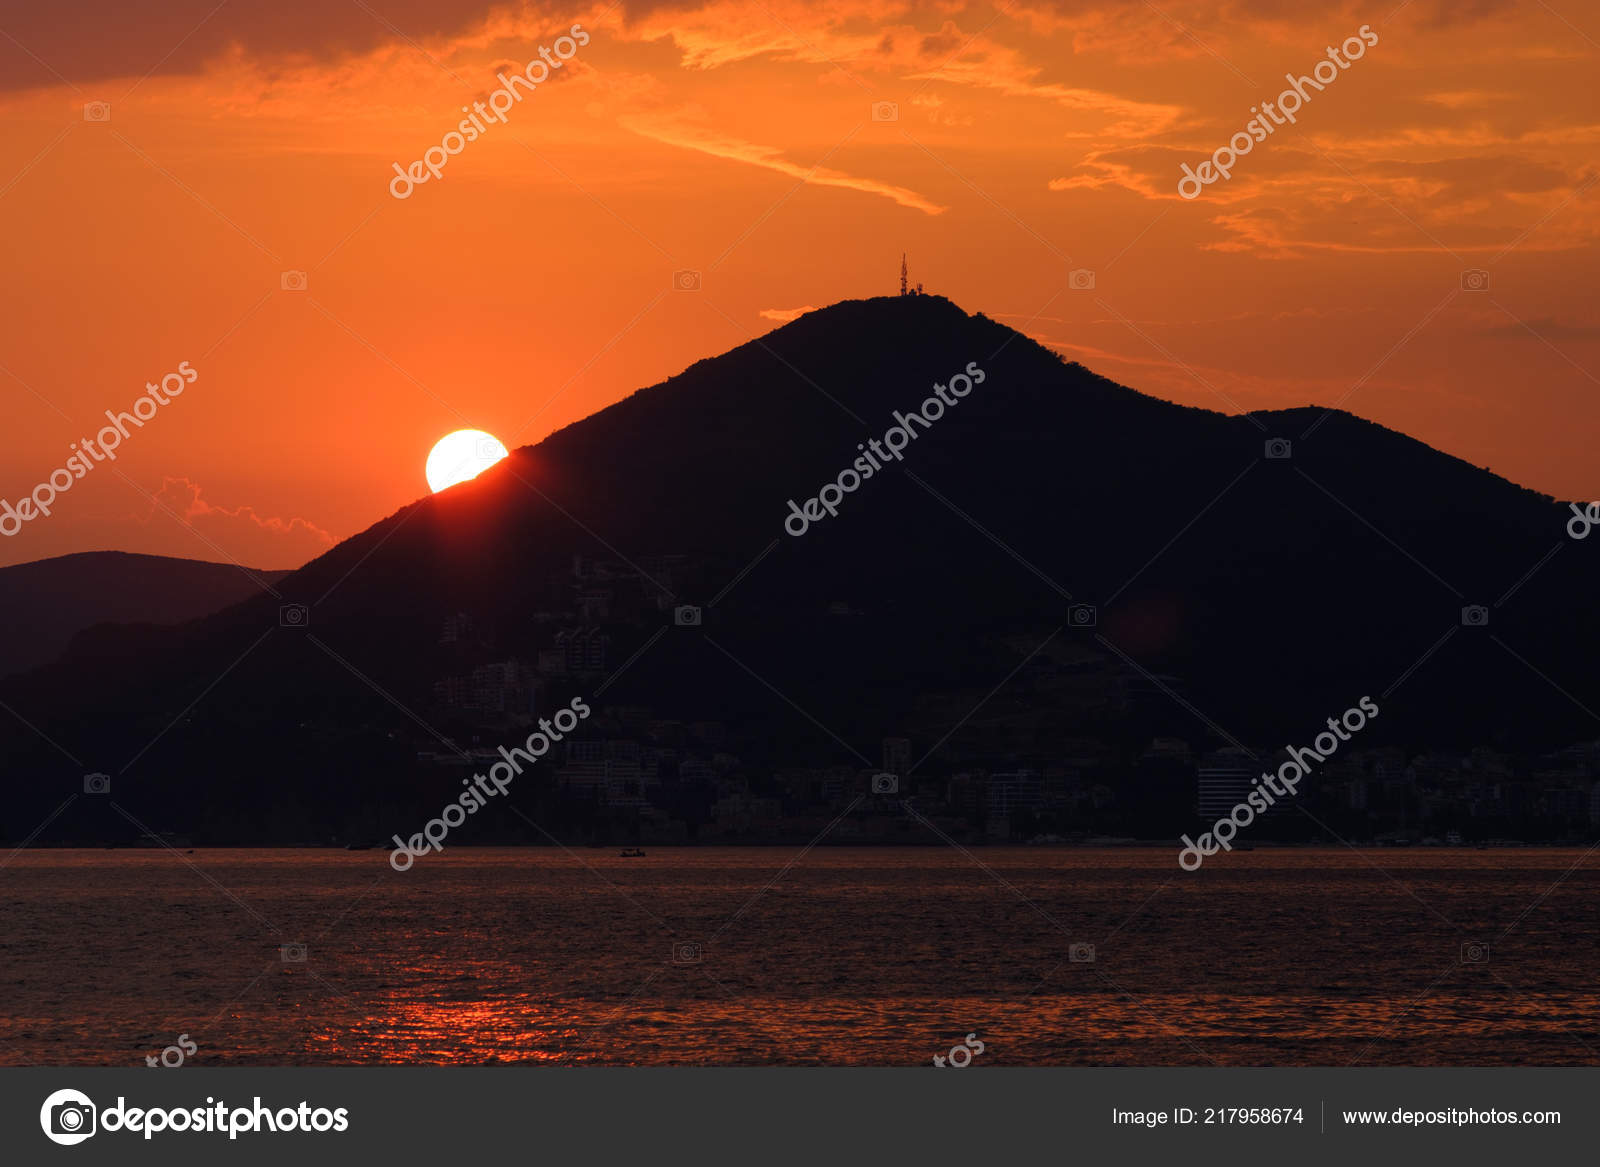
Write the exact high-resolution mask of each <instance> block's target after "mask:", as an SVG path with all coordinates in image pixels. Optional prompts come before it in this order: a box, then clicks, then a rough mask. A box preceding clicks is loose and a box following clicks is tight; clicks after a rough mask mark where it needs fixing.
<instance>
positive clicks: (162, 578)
mask: <svg viewBox="0 0 1600 1167" xmlns="http://www.w3.org/2000/svg"><path fill="white" fill-rule="evenodd" d="M287 574H288V572H285V571H254V570H250V571H247V570H245V569H242V568H239V567H235V566H234V565H232V564H226V563H206V562H202V561H200V560H194V559H173V558H169V557H167V556H163V555H135V554H130V553H129V552H125V551H89V552H83V553H81V554H77V555H62V556H58V557H56V558H54V559H40V560H36V561H34V562H32V563H20V564H16V565H15V566H12V567H0V613H4V615H3V616H0V625H3V629H4V631H3V635H0V676H4V675H7V674H10V673H17V672H22V671H23V670H26V669H31V668H36V667H38V666H39V665H42V664H47V663H49V662H50V661H52V660H54V659H55V658H56V657H58V656H60V655H61V653H62V652H63V651H64V650H65V649H66V647H67V642H68V641H69V640H71V639H72V637H73V636H74V635H76V634H77V633H79V632H82V631H83V630H84V629H86V628H89V627H91V626H92V625H95V624H106V623H115V624H134V623H142V624H175V623H177V622H179V621H181V620H193V619H194V618H195V617H197V616H204V615H206V614H207V613H210V612H215V611H218V610H219V609H221V608H225V607H227V606H228V605H229V604H236V603H238V602H239V601H240V600H243V599H246V598H248V597H250V596H253V595H255V594H257V593H258V592H259V591H261V587H260V585H259V584H257V583H256V582H255V580H257V579H259V580H263V581H265V582H267V583H271V582H272V581H274V580H277V579H281V578H282V577H283V576H285V575H287Z"/></svg>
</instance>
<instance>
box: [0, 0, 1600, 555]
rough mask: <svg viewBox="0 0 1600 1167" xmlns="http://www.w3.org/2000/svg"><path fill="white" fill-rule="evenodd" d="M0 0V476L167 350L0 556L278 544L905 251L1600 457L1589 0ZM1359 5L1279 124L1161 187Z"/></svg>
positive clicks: (1510, 470)
mask: <svg viewBox="0 0 1600 1167" xmlns="http://www.w3.org/2000/svg"><path fill="white" fill-rule="evenodd" d="M37 7H38V8H40V9H44V10H42V11H34V12H20V11H17V10H16V9H15V8H14V7H9V8H8V9H7V10H6V11H5V12H4V14H3V15H0V106H3V117H0V146H3V150H0V153H3V157H4V158H5V159H6V161H5V163H4V164H3V167H4V168H3V170H0V247H3V249H4V253H5V255H6V257H7V278H6V279H5V281H4V282H3V283H0V309H3V310H0V405H3V411H4V413H3V416H4V419H5V423H6V424H5V425H4V426H3V427H0V497H3V498H5V499H9V500H13V501H14V500H16V499H18V498H19V497H20V496H22V495H25V494H27V493H28V492H30V491H32V489H33V488H34V486H35V485H36V484H38V483H40V482H41V481H43V480H45V479H46V478H48V476H49V475H50V473H51V472H52V471H53V470H56V469H58V468H61V467H62V466H63V465H64V464H65V463H66V461H67V459H68V458H69V457H70V456H71V454H72V450H71V449H70V448H69V446H70V443H72V442H74V441H77V440H78V439H80V438H81V437H84V436H90V437H92V436H93V434H94V432H95V431H96V430H97V429H98V428H99V427H100V426H102V425H104V424H105V422H104V417H103V414H104V412H105V411H106V410H107V409H111V410H125V409H128V408H130V406H131V405H132V403H133V401H134V400H135V398H137V397H138V396H139V395H140V394H141V393H142V392H143V385H144V383H145V382H146V381H150V380H155V381H159V379H160V378H161V377H162V375H163V374H166V373H169V372H172V371H174V370H175V369H176V368H177V366H178V365H179V362H181V361H188V362H189V363H190V364H191V366H192V367H193V368H194V369H195V370H196V372H197V374H198V377H197V380H196V381H195V382H194V384H193V385H192V386H190V387H189V388H188V389H187V390H186V391H185V392H184V393H183V395H182V396H181V397H179V398H175V399H173V401H172V403H171V404H170V405H168V406H165V407H163V408H162V409H161V410H160V412H159V413H158V414H157V415H156V416H155V417H154V418H152V419H151V420H150V421H149V422H148V423H147V424H146V426H145V427H144V428H143V429H139V430H135V431H133V432H132V433H131V434H130V437H129V438H128V439H127V440H126V441H125V442H124V444H123V445H122V447H121V448H120V449H119V450H118V457H117V460H116V462H115V463H101V464H98V465H97V466H96V468H95V469H94V470H93V472H92V473H89V474H87V475H86V476H85V477H84V478H83V479H82V480H81V481H79V482H78V483H76V484H75V485H74V486H73V487H72V489H71V490H70V491H69V492H67V493H64V494H62V495H60V496H59V497H58V498H57V500H56V502H55V506H54V512H53V513H52V514H51V515H50V516H48V517H40V518H37V519H35V520H34V521H32V522H30V523H28V524H26V525H24V526H23V527H22V529H21V531H20V533H18V534H17V535H15V536H13V537H9V538H0V564H7V563H17V562H23V561H27V560H32V559H39V558H43V557H46V556H50V555H58V554H63V553H66V552H70V551H82V550H92V549H101V548H119V549H124V550H134V551H147V552H153V553H159V554H170V555H183V556H190V557H194V558H202V559H236V560H239V561H242V562H245V563H248V564H252V565H256V566H262V567H271V568H276V567H291V566H296V565H298V564H300V563H302V562H304V561H305V560H307V559H309V558H310V557H312V556H313V555H315V554H318V553H320V552H321V551H322V550H324V549H325V548H326V547H327V546H329V545H330V544H331V541H333V540H337V539H342V538H345V537H347V536H348V535H351V534H353V533H354V532H356V531H358V530H360V529H362V528H364V527H366V526H368V525H369V524H371V523H372V522H374V521H376V520H377V519H379V518H381V517H383V516H385V515H387V514H389V513H391V512H392V511H394V510H395V509H396V508H398V507H399V506H401V505H403V504H404V503H406V502H408V501H410V500H412V499H413V498H416V497H417V496H419V495H421V494H423V493H425V492H426V489H427V487H426V483H425V482H424V480H423V477H422V468H423V463H424V460H425V458H426V456H427V453H428V450H429V448H430V447H431V445H432V444H433V442H434V441H435V440H436V439H437V438H438V437H440V436H441V435H442V434H444V433H446V432H448V431H450V430H453V429H458V428H464V427H475V428H482V429H485V430H488V431H490V432H492V433H494V434H496V435H498V436H499V437H500V438H501V439H502V440H504V441H505V443H506V444H507V445H509V446H516V445H524V444H527V443H530V442H534V441H537V440H538V439H540V438H541V437H543V436H544V435H545V434H547V433H548V432H550V431H551V430H552V429H555V428H558V427H560V426H562V425H566V424H568V423H570V422H572V421H574V420H576V419H578V418H581V417H583V416H585V415H587V414H589V413H591V412H593V411H594V410H596V409H597V408H600V407H601V406H603V405H606V404H608V403H609V402H611V401H614V400H616V399H617V398H618V397H619V396H622V395H624V394H626V393H628V392H630V391H632V390H633V389H636V388H638V387H640V386H643V385H647V384H650V383H653V382H655V381H658V380H660V379H662V378H663V377H665V376H668V375H670V374H672V373H675V372H677V371H679V370H680V369H682V368H683V367H685V366H686V365H688V364H690V363H692V362H693V361H695V360H698V359H700V358H702V357H705V356H710V355H713V354H716V353H719V352H722V351H724V350H726V349H728V348H730V347H732V346H733V345H735V344H738V343H740V342H742V341H744V340H748V339H749V338H751V337H752V336H755V335H758V334H759V333H761V332H764V331H767V330H768V329H770V328H772V327H775V326H776V321H778V320H781V319H784V318H787V314H789V313H792V312H793V311H794V310H796V309H799V308H802V307H805V306H821V305H825V304H829V303H832V302H834V301H836V300H840V299H846V298H855V297H861V296H867V295H875V294H885V293H889V292H892V291H893V290H894V287H895V281H896V278H897V275H898V268H899V261H900V253H901V251H902V250H904V251H907V252H909V253H910V255H911V262H912V275H913V279H920V280H923V281H925V282H926V284H927V286H928V289H929V290H930V291H937V292H940V293H942V294H944V295H947V296H949V297H950V298H952V299H953V300H955V301H956V302H957V303H958V304H960V305H962V306H963V307H964V308H966V309H968V310H969V311H983V312H986V313H987V314H989V315H991V316H994V317H996V318H997V319H999V320H1001V321H1003V322H1005V323H1007V324H1010V325H1012V326H1013V327H1016V328H1019V329H1021V330H1022V331H1025V332H1028V333H1030V334H1031V335H1034V336H1036V337H1038V338H1039V339H1041V340H1043V341H1045V342H1046V343H1048V344H1050V345H1051V346H1052V347H1055V348H1056V349H1058V350H1059V351H1060V352H1062V353H1063V354H1065V355H1066V356H1068V357H1069V358H1071V359H1076V360H1080V361H1082V362H1083V363H1084V364H1086V365H1088V366H1089V367H1090V368H1092V369H1094V370H1096V371H1097V372H1100V373H1103V374H1105V375H1107V376H1110V377H1112V378H1114V379H1116V380H1119V381H1122V382H1123V383H1125V384H1128V385H1132V386H1134V387H1135V388H1139V389H1142V390H1145V391H1147V392H1150V393H1154V394H1157V395H1159V396H1163V397H1167V398H1170V399H1173V400H1177V401H1182V402H1184V403H1187V404H1194V405H1202V406H1207V407H1212V408H1219V409H1224V410H1228V411H1230V412H1231V411H1236V410H1240V409H1252V408H1279V407H1287V406H1295V405H1302V404H1306V403H1311V402H1314V403H1318V404H1325V405H1335V404H1342V405H1343V406H1344V407H1345V408H1348V409H1350V410H1351V411H1353V412H1355V413H1358V414H1361V415H1363V416H1366V417H1370V418H1373V419H1374V420H1377V421H1379V422H1382V423H1383V424H1385V425H1388V426H1391V427H1393V428H1396V429H1399V430H1403V431H1405V432H1407V433H1410V434H1412V435H1415V436H1417V437H1419V438H1421V439H1423V440H1425V441H1427V442H1429V443H1431V444H1433V445H1435V446H1438V447H1440V448H1441V449H1444V450H1446V451H1448V452H1450V453H1453V454H1456V455H1458V456H1460V457H1462V458H1465V459H1467V460H1469V461H1471V462H1474V463H1476V464H1479V465H1487V466H1489V467H1490V468H1492V469H1494V470H1495V471H1497V472H1499V473H1501V474H1504V475H1506V476H1507V477H1509V478H1512V479H1514V480H1516V481H1518V482H1521V483H1523V484H1525V485H1529V486H1532V487H1535V488H1538V489H1541V490H1544V491H1547V492H1549V493H1552V494H1555V495H1557V496H1558V497H1561V498H1567V499H1573V498H1582V499H1590V498H1594V497H1597V496H1600V481H1597V476H1596V473H1595V469H1594V467H1595V461H1594V459H1593V457H1592V456H1591V455H1590V450H1589V446H1590V443H1591V440H1592V435H1593V434H1594V433H1595V432H1596V430H1597V422H1600V407H1597V405H1596V395H1595V390H1596V387H1597V385H1600V318H1597V313H1596V302H1595V298H1594V296H1593V295H1592V289H1593V287H1594V284H1595V276H1596V274H1597V273H1596V249H1595V243H1596V228H1597V223H1596V208H1597V206H1600V187H1593V186H1591V183H1592V181H1593V179H1594V178H1596V177H1600V163H1597V160H1596V159H1597V154H1600V151H1597V142H1600V111H1597V108H1596V107H1597V105H1600V87H1596V86H1595V84H1594V77H1595V65H1596V58H1597V56H1600V42H1597V40H1596V39H1595V38H1597V37H1600V15H1597V14H1596V13H1595V11H1594V10H1593V9H1592V7H1591V8H1587V9H1586V8H1585V7H1584V6H1581V5H1579V4H1577V3H1575V2H1574V0H1549V2H1548V3H1542V2H1539V0H1535V2H1534V3H1530V4H1510V3H1499V2H1498V0H1477V2H1474V3H1467V4H1460V3H1443V2H1440V0H1412V2H1411V3H1405V4H1402V3H1399V2H1398V0H1385V2H1384V3H1381V4H1378V5H1376V6H1366V5H1354V6H1351V5H1345V6H1339V5H1321V4H1317V5H1312V4H1296V3H1290V2H1289V0H1241V2H1237V3H1209V2H1202V3H1186V2H1180V0H1170V2H1169V0H1162V2H1161V3H1160V4H1159V5H1151V4H1148V3H1144V2H1143V0H1127V2H1123V0H1098V2H1091V3H1085V4H1072V3H1043V2H1020V3H1014V4H1009V5H999V6H996V5H990V4H972V5H966V4H958V3H918V2H907V3H902V2H894V0H823V2H822V3H797V2H794V0H760V2H743V0H722V2H713V3H709V4H704V3H677V2H670V0H669V2H661V3H645V4H631V3H629V4H619V5H614V6H611V7H609V8H608V7H606V6H603V5H595V6H579V7H560V6H551V5H546V4H527V5H509V6H507V5H500V4H487V3H471V2H468V0H439V2H433V3H428V2H425V0H401V2H394V3H385V2H382V0H348V2H346V0H273V2H271V3H268V2H267V0H227V2H225V3H223V4H221V5H220V6H218V5H217V4H216V0H170V2H168V3H164V4H162V5H160V6H159V8H160V12H159V13H157V14H154V15H152V14H150V13H147V12H142V11H141V12H138V13H137V14H134V13H130V12H128V11H126V8H128V7H129V6H126V5H125V4H123V3H121V2H120V0H91V2H89V3H86V4H80V5H75V6H72V8H71V10H70V11H69V10H68V9H67V8H66V7H65V6H44V5H40V6H37ZM574 23H577V24H581V25H582V26H583V28H584V29H585V30H586V31H587V32H588V33H589V36H590V43H589V44H587V45H586V46H583V47H581V48H579V49H578V50H577V52H576V54H575V55H574V56H573V57H572V58H571V60H570V61H569V62H568V63H567V64H565V65H564V66H563V67H562V69H561V70H560V71H553V72H552V73H551V79H550V80H548V81H546V82H545V83H544V84H542V85H541V86H539V88H538V90H537V92H536V93H535V94H533V95H532V96H531V97H529V98H528V99H526V100H524V101H523V102H521V103H520V104H518V105H516V106H514V107H513V108H512V109H511V110H509V111H508V112H507V113H506V121H505V123H504V124H495V125H492V126H490V127H489V128H488V129H487V130H486V132H484V133H483V135H482V136H481V137H480V139H479V140H478V141H475V142H472V143H470V144H466V145H465V147H464V149H462V150H461V151H460V153H458V154H456V155H454V156H453V157H450V158H449V159H448V163H447V165H446V167H445V168H444V171H443V175H442V177H441V178H440V179H439V180H437V181H430V182H427V183H425V184H422V185H419V186H417V187H416V188H415V190H414V191H413V193H412V195H411V197H409V198H407V199H405V200H404V201H400V200H396V199H395V198H393V197H392V196H391V195H390V193H389V188H388V184H389V180H390V179H391V178H392V177H393V176H394V171H393V169H392V164H393V163H396V162H399V163H401V164H402V166H404V165H406V164H409V163H411V162H413V161H415V160H417V159H419V158H421V157H422V155H423V152H424V151H425V150H426V149H427V148H428V147H430V146H432V145H436V144H438V143H439V142H440V140H441V138H442V137H443V136H444V135H445V133H446V132H447V131H449V130H451V129H454V128H455V127H456V124H457V122H458V121H459V120H460V119H461V118H462V117H463V116H464V115H463V114H462V113H461V112H460V107H461V106H462V105H463V104H469V103H471V102H473V101H475V100H476V101H486V100H488V95H489V93H490V92H491V91H492V90H494V89H496V88H498V85H499V83H498V82H497V81H496V80H495V73H496V72H497V71H499V70H501V69H503V68H508V67H509V68H515V69H519V70H520V69H521V68H522V67H523V66H524V65H525V64H526V63H527V62H528V61H530V60H535V59H537V56H538V49H539V46H540V45H541V44H542V45H546V46H549V45H552V44H553V42H554V40H555V38H556V37H557V36H559V35H562V34H564V33H566V32H567V31H568V30H569V29H570V27H571V26H572V25H573V24H574ZM1362 25H1368V26H1370V28H1371V30H1372V31H1373V33H1374V34H1375V35H1376V36H1377V38H1378V43H1377V44H1376V45H1374V46H1372V47H1371V48H1370V49H1368V50H1367V53H1366V55H1365V56H1364V57H1363V59H1361V60H1359V61H1355V62H1352V63H1351V64H1350V67H1349V68H1348V69H1346V70H1343V71H1341V72H1340V73H1339V75H1338V78H1337V80H1335V81H1333V82H1331V83H1329V84H1328V85H1327V86H1326V88H1325V90H1324V91H1323V92H1320V93H1313V94H1312V95H1311V96H1312V100H1310V101H1309V102H1307V103H1306V104H1305V105H1304V107H1303V108H1302V109H1301V110H1300V111H1299V113H1298V115H1297V122H1296V124H1295V125H1284V126H1281V127H1279V128H1278V129H1276V130H1275V132H1274V133H1273V135H1272V136H1271V137H1270V138H1268V139H1267V140H1266V141H1265V142H1263V143H1262V144H1261V145H1259V146H1257V147H1255V148H1254V149H1253V150H1252V152H1251V153H1249V154H1248V155H1247V156H1245V157H1242V158H1240V159H1238V161H1237V164H1236V166H1235V168H1234V169H1233V172H1232V177H1231V178H1230V179H1229V180H1227V181H1225V182H1216V183H1213V184H1212V185H1209V186H1207V187H1205V188H1204V190H1203V191H1202V192H1201V194H1200V195H1199V197H1197V198H1195V199H1193V200H1186V199H1183V198H1180V197H1179V196H1178V193H1177V182H1178V179H1179V178H1180V177H1181V174H1180V171H1179V164H1180V163H1182V162H1188V163H1190V164H1191V165H1198V164H1199V163H1200V162H1201V161H1203V160H1204V159H1205V158H1206V157H1208V156H1210V155H1211V154H1212V152H1213V151H1214V150H1216V149H1217V148H1218V147H1220V146H1223V145H1224V144H1225V143H1226V142H1227V140H1228V138H1229V137H1230V136H1231V135H1232V134H1234V133H1235V132H1237V131H1240V130H1242V129H1243V128H1244V127H1245V124H1246V123H1247V122H1248V121H1249V120H1250V119H1251V118H1252V117H1253V116H1254V115H1253V114H1252V113H1251V112H1250V110H1251V106H1253V105H1257V104H1258V103H1259V102H1261V101H1262V100H1263V99H1266V100H1273V99H1274V98H1275V96H1276V94H1277V93H1278V92H1279V91H1280V90H1282V89H1283V88H1284V87H1285V84H1286V83H1285V80H1284V74H1285V73H1286V72H1290V71H1293V72H1294V73H1296V74H1304V73H1308V72H1309V71H1310V70H1311V69H1312V68H1313V66H1314V65H1316V63H1317V62H1318V61H1319V60H1325V59H1326V49H1327V47H1328V46H1330V45H1331V46H1338V45H1340V44H1341V43H1342V42H1343V41H1344V40H1345V38H1347V37H1351V36H1354V35H1355V34H1356V32H1357V30H1358V28H1360V27H1361V26H1362ZM91 102H106V103H108V104H109V106H110V117H109V120H87V119H86V117H85V113H84V107H85V105H86V103H91ZM877 102H890V103H894V104H895V105H896V106H897V107H898V117H897V120H887V121H886V120H875V119H874V117H873V106H874V103H877ZM1074 269H1088V270H1092V271H1093V272H1094V273H1095V280H1094V284H1095V286H1094V287H1093V288H1092V289H1074V288H1073V287H1071V286H1070V281H1069V278H1068V273H1069V272H1071V271H1072V270H1074ZM1466 269H1484V270H1486V271H1488V272H1489V286H1488V288H1487V289H1481V290H1480V289H1464V288H1463V281H1462V272H1463V271H1464V270H1466ZM298 270H304V271H307V272H308V273H309V276H308V280H307V286H306V288H305V289H304V290H285V288H284V286H283V277H282V273H283V272H285V271H298ZM680 270H692V271H698V272H699V273H701V287H700V288H699V289H698V290H677V289H675V287H674V281H673V274H674V272H677V271H680ZM1307 440H1308V441H1315V440H1316V438H1315V435H1313V436H1312V437H1311V438H1309V439H1307ZM577 507H578V509H579V510H581V501H580V502H579V503H577Z"/></svg>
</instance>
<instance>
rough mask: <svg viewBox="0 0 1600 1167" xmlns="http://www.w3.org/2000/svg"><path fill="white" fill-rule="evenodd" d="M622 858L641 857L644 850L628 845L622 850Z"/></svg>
mask: <svg viewBox="0 0 1600 1167" xmlns="http://www.w3.org/2000/svg"><path fill="white" fill-rule="evenodd" d="M622 858H624V859H643V858H644V851H643V850H642V849H641V848H638V847H629V848H627V849H625V850H624V851H623V852H622Z"/></svg>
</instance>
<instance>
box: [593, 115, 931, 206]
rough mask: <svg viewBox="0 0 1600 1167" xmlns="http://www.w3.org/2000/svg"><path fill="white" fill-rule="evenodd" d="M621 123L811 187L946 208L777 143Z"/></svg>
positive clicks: (691, 128)
mask: <svg viewBox="0 0 1600 1167" xmlns="http://www.w3.org/2000/svg"><path fill="white" fill-rule="evenodd" d="M621 124H622V125H623V127H624V128H625V129H628V130H631V131H633V132H634V133H636V134H639V135H640V136H641V137H645V138H650V139H653V140H654V141H657V142H664V143H666V144H667V145H669V146H679V147H681V148H683V149H685V150H696V151H699V152H700V153H702V154H709V155H711V156H712V157H713V158H726V159H728V160H729V161H732V162H744V163H747V164H748V165H751V166H760V167H762V168H763V169H766V170H775V171H777V172H778V173H779V174H784V175H788V176H789V177H790V178H797V179H800V180H801V181H802V182H805V183H807V184H808V185H810V186H836V187H841V188H843V189H845V190H856V191H860V192H862V193H863V194H872V195H878V196H880V197H882V198H886V199H891V200H893V201H894V202H896V203H899V204H900V205H901V206H902V207H910V208H912V209H913V210H917V211H921V212H922V213H923V214H925V215H939V214H943V213H944V212H945V211H946V210H947V209H948V208H947V207H942V206H940V205H939V204H938V203H935V202H933V201H931V200H929V199H926V198H924V197H923V196H922V195H920V194H918V193H917V192H916V191H914V190H908V189H907V188H906V187H903V186H895V185H894V184H893V183H888V182H879V181H878V180H877V179H875V178H859V177H857V176H856V175H853V174H846V173H845V172H844V171H842V170H833V169H831V168H829V167H826V166H810V167H807V166H802V165H800V164H799V163H798V162H791V161H789V160H788V159H787V158H785V157H783V152H782V151H781V150H779V149H778V148H777V147H776V146H762V145H759V144H757V143H755V142H746V141H742V140H741V139H738V138H730V137H726V136H725V135H722V134H718V133H716V132H715V131H713V130H708V129H706V128H704V127H702V126H696V125H690V124H687V123H685V122H683V121H680V120H670V119H657V118H624V119H623V120H622V123H621Z"/></svg>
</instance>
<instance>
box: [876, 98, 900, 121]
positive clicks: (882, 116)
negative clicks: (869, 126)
mask: <svg viewBox="0 0 1600 1167" xmlns="http://www.w3.org/2000/svg"><path fill="white" fill-rule="evenodd" d="M872 120H873V121H875V122H897V121H899V120H900V106H899V104H898V103H896V102H893V101H875V102H873V103H872Z"/></svg>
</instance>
